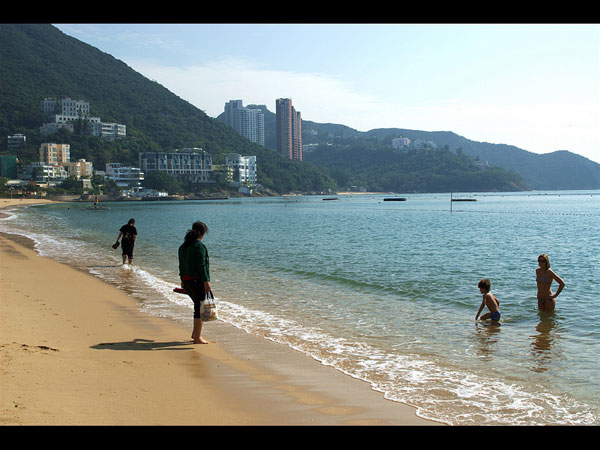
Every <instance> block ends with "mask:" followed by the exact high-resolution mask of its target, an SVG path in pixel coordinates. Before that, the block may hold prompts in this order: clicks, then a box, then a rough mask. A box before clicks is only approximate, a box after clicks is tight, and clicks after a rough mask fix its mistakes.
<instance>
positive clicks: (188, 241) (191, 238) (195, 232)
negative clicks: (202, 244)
mask: <svg viewBox="0 0 600 450" xmlns="http://www.w3.org/2000/svg"><path fill="white" fill-rule="evenodd" d="M206 233H208V227H207V226H206V224H205V223H204V222H200V221H198V222H194V224H193V225H192V229H191V230H188V231H187V233H186V234H185V240H184V241H183V245H185V246H186V247H187V246H189V245H192V244H193V243H194V242H196V240H198V238H199V237H200V236H204V235H205V234H206Z"/></svg>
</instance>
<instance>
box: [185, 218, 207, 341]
mask: <svg viewBox="0 0 600 450" xmlns="http://www.w3.org/2000/svg"><path fill="white" fill-rule="evenodd" d="M207 232H208V227H207V226H206V224H204V223H203V222H194V224H193V225H192V229H191V230H189V231H188V232H187V233H186V235H185V240H184V242H183V244H181V246H180V247H179V252H178V253H179V276H180V277H181V287H182V288H184V289H185V290H186V292H187V294H188V295H189V296H190V297H191V299H192V301H193V302H194V330H193V331H192V339H193V340H194V344H208V341H206V340H204V339H203V338H202V319H201V318H200V306H201V302H203V301H204V299H205V296H206V294H207V293H208V292H210V290H211V289H210V270H209V260H208V250H207V249H206V246H205V245H204V244H203V243H202V242H200V241H202V238H203V237H204V235H205V234H206V233H207Z"/></svg>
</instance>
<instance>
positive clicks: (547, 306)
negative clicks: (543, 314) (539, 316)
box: [535, 253, 565, 312]
mask: <svg viewBox="0 0 600 450" xmlns="http://www.w3.org/2000/svg"><path fill="white" fill-rule="evenodd" d="M538 265H539V266H540V267H539V268H537V269H535V281H536V283H537V300H538V309H539V310H540V311H547V312H552V311H554V308H556V297H558V294H560V292H561V291H562V290H563V288H564V287H565V282H564V281H563V280H562V278H560V277H559V276H558V275H556V273H554V271H553V270H552V269H550V259H549V258H548V255H546V254H545V253H542V254H541V255H540V256H538ZM552 280H555V281H556V282H557V283H558V289H557V290H556V292H555V293H554V294H553V293H552V290H551V289H550V285H551V284H552Z"/></svg>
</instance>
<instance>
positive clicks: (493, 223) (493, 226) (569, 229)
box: [0, 191, 600, 425]
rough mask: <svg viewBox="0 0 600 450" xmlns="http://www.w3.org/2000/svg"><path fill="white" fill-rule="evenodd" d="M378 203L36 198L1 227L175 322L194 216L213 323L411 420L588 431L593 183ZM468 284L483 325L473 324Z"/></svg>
mask: <svg viewBox="0 0 600 450" xmlns="http://www.w3.org/2000/svg"><path fill="white" fill-rule="evenodd" d="M385 197H386V196H382V195H353V196H350V195H347V196H342V195H340V196H337V197H335V198H336V200H328V201H325V200H324V198H323V197H320V196H305V197H300V196H298V197H269V198H241V199H228V200H215V201H173V202H167V201H158V202H112V203H104V204H102V205H101V206H103V207H104V209H103V210H90V209H86V208H87V207H88V206H89V205H87V204H80V203H62V204H50V205H43V206H35V207H27V208H18V209H14V210H13V211H11V212H10V214H12V215H11V217H9V218H7V219H4V220H2V221H0V231H4V232H8V233H14V234H22V235H25V236H28V237H30V238H32V239H33V240H34V241H35V242H36V249H37V251H38V252H39V253H40V254H42V255H44V256H47V257H50V258H52V259H55V260H58V261H62V262H65V263H69V264H72V265H74V266H76V267H79V268H83V269H85V270H88V271H89V272H90V273H92V274H94V275H95V276H98V277H100V278H102V279H104V280H105V281H107V282H109V283H113V284H115V285H117V286H118V287H120V288H121V289H123V290H125V291H126V292H127V293H128V294H129V295H132V296H134V297H136V298H137V299H138V304H139V307H140V310H141V311H143V312H146V313H148V314H152V315H158V316H163V317H169V318H172V319H175V320H180V321H191V310H192V305H191V301H190V300H189V298H188V297H187V296H185V295H180V294H175V293H173V292H172V289H173V288H174V287H176V286H178V285H179V280H178V267H177V248H178V247H179V245H180V244H181V242H182V241H183V237H184V235H185V232H186V230H188V229H189V228H191V225H192V223H193V222H194V221H196V220H202V221H204V222H205V223H206V224H207V225H208V227H209V233H208V234H207V235H206V236H205V238H204V240H203V242H204V243H205V245H206V246H207V248H208V251H209V254H210V264H211V266H210V267H211V285H212V287H213V290H214V292H215V294H216V297H217V298H218V305H219V308H220V318H221V320H222V321H224V322H227V323H229V324H231V325H232V326H234V327H237V328H239V329H242V330H245V331H246V332H248V333H252V334H255V335H258V336H261V337H263V338H265V339H268V340H272V341H276V342H280V343H284V344H287V345H288V346H290V347H291V348H293V349H295V350H297V351H299V352H302V353H305V354H307V355H309V356H310V357H312V358H314V359H316V360H318V361H320V362H321V363H322V364H325V365H328V366H332V367H334V368H336V369H337V370H340V371H342V372H344V373H346V374H348V375H350V376H352V377H356V378H359V379H362V380H364V381H365V382H367V383H369V384H370V385H371V386H372V388H373V389H375V390H377V391H381V392H382V393H383V394H384V395H385V397H386V398H388V399H390V400H392V401H399V402H403V403H407V404H410V405H413V406H415V407H416V408H417V411H418V414H419V415H420V416H422V417H425V418H429V419H433V420H437V421H441V422H444V423H448V424H454V425H482V424H506V425H544V424H550V425H552V424H574V425H575V424H576V425H598V424H600V377H599V376H598V374H599V370H598V369H599V355H600V333H599V331H598V323H599V320H600V312H599V311H600V303H599V300H600V285H599V283H598V277H599V276H600V270H599V269H600V256H599V255H600V239H599V236H600V191H584V192H575V191H562V192H525V193H489V194H485V193H479V194H471V195H470V197H471V198H473V199H476V201H472V202H451V201H450V198H451V194H419V195H412V194H411V195H404V197H405V198H406V201H402V202H398V201H397V202H389V201H384V198H385ZM388 197H389V196H388ZM454 197H456V195H454ZM463 197H464V195H463ZM130 218H135V220H136V223H135V226H136V227H137V230H138V233H139V234H138V238H137V241H136V246H135V255H134V265H133V266H131V267H130V268H128V269H123V267H122V266H121V255H120V253H121V252H120V249H119V250H113V249H112V248H111V244H112V243H114V241H115V240H116V238H117V235H118V230H119V228H120V227H121V226H122V225H124V224H125V223H126V222H127V221H128V220H129V219H130ZM541 253H547V254H548V255H549V257H550V261H551V264H552V268H553V269H554V270H555V271H556V273H557V274H558V275H559V276H560V277H562V278H563V280H564V281H565V283H566V287H565V289H564V290H563V292H562V293H561V294H560V296H559V297H558V299H557V307H556V311H555V312H554V313H542V312H539V311H538V309H537V300H536V283H535V269H536V268H537V256H538V255H539V254H541ZM482 278H489V279H490V280H491V282H492V292H493V293H494V294H495V295H496V296H497V297H498V298H499V299H500V308H501V310H502V318H501V320H500V325H499V326H494V325H488V324H484V323H477V322H475V314H476V312H477V310H478V308H479V305H480V304H481V294H480V293H479V289H478V288H477V283H478V282H479V280H480V279H482ZM553 288H554V289H556V283H555V284H554V285H553ZM207 332H208V333H209V334H210V328H207Z"/></svg>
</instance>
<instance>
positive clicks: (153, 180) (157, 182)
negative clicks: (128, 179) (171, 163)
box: [144, 171, 181, 194]
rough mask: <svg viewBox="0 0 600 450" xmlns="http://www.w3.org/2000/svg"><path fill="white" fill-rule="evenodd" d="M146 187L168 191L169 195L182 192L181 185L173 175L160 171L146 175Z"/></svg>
mask: <svg viewBox="0 0 600 450" xmlns="http://www.w3.org/2000/svg"><path fill="white" fill-rule="evenodd" d="M144 187H145V188H148V189H156V190H157V191H167V192H168V193H169V194H177V193H179V192H181V184H180V183H179V182H178V181H177V180H176V179H175V178H174V177H173V176H172V175H169V174H168V173H165V172H158V171H151V172H148V173H146V175H145V177H144Z"/></svg>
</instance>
